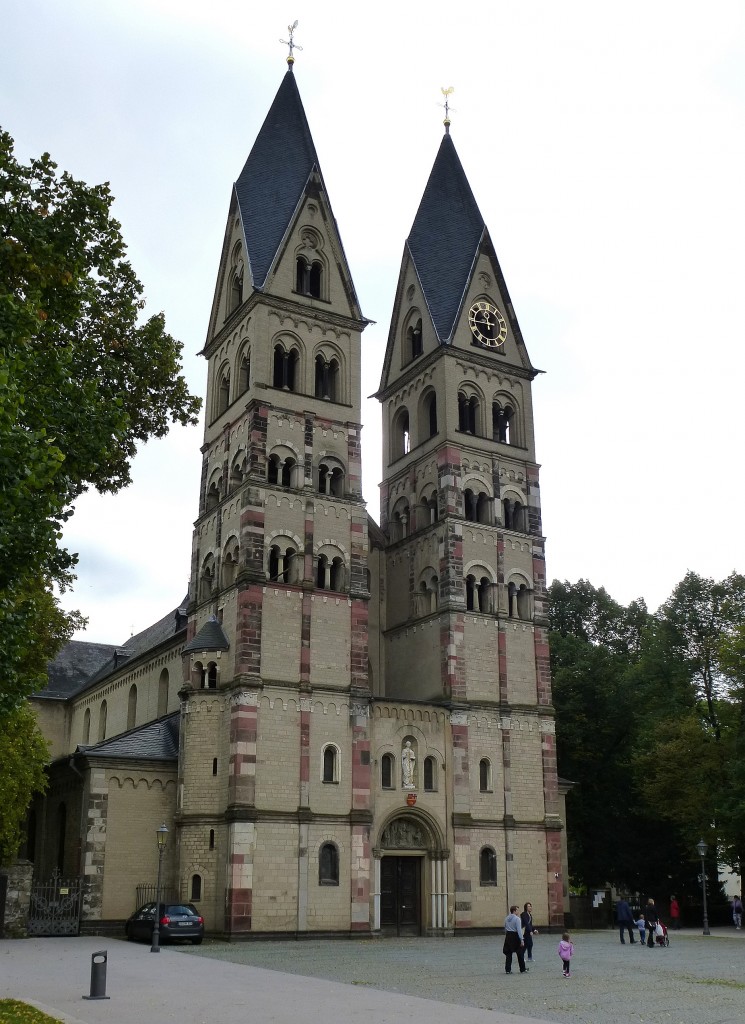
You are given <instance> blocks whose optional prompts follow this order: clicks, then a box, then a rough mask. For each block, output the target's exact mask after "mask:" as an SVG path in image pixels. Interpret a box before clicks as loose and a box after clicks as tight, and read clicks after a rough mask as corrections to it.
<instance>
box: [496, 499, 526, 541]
mask: <svg viewBox="0 0 745 1024" xmlns="http://www.w3.org/2000/svg"><path fill="white" fill-rule="evenodd" d="M502 509H503V512H504V528H505V530H515V531H516V532H518V533H527V529H526V518H527V517H526V509H525V506H524V505H523V504H522V502H521V501H519V500H518V499H517V498H503V499H502Z"/></svg>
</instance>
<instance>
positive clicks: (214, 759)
mask: <svg viewBox="0 0 745 1024" xmlns="http://www.w3.org/2000/svg"><path fill="white" fill-rule="evenodd" d="M212 774H213V775H217V758H216V757H213V758H212Z"/></svg>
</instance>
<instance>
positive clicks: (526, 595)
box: [517, 583, 533, 620]
mask: <svg viewBox="0 0 745 1024" xmlns="http://www.w3.org/2000/svg"><path fill="white" fill-rule="evenodd" d="M517 615H518V618H520V619H526V620H527V619H531V618H532V617H533V616H532V613H531V607H530V590H529V588H528V587H527V586H526V584H525V583H521V584H520V586H519V587H518V590H517Z"/></svg>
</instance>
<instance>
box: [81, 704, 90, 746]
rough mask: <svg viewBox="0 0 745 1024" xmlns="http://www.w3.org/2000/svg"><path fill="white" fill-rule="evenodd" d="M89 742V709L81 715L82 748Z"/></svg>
mask: <svg viewBox="0 0 745 1024" xmlns="http://www.w3.org/2000/svg"><path fill="white" fill-rule="evenodd" d="M90 741H91V709H90V708H86V709H85V714H84V715H83V746H84V747H85V746H87V745H88V744H89V743H90Z"/></svg>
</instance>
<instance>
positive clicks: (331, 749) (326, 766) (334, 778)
mask: <svg viewBox="0 0 745 1024" xmlns="http://www.w3.org/2000/svg"><path fill="white" fill-rule="evenodd" d="M321 781H322V782H328V783H331V782H338V781H339V751H338V750H337V749H336V747H335V746H333V745H332V744H328V746H326V747H324V748H323V755H322V759H321Z"/></svg>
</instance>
